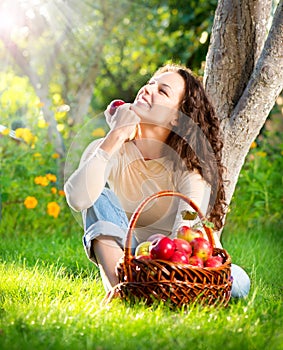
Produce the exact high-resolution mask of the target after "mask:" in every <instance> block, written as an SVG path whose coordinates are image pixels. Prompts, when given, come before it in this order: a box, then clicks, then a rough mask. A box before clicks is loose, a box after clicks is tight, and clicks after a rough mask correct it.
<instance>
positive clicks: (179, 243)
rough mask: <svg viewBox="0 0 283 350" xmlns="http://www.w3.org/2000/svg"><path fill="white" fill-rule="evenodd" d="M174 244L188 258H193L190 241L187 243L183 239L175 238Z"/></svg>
mask: <svg viewBox="0 0 283 350" xmlns="http://www.w3.org/2000/svg"><path fill="white" fill-rule="evenodd" d="M173 242H174V243H175V245H176V250H180V251H184V252H185V253H186V254H187V255H188V256H191V254H192V246H191V245H190V243H189V242H188V241H185V240H184V239H182V238H174V239H173Z"/></svg>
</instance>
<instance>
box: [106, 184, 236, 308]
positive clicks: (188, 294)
mask: <svg viewBox="0 0 283 350" xmlns="http://www.w3.org/2000/svg"><path fill="white" fill-rule="evenodd" d="M163 196H177V197H179V198H181V199H182V200H184V201H186V202H187V203H188V204H189V205H190V206H191V207H192V208H193V209H194V210H195V211H196V212H197V213H198V216H199V218H200V219H201V220H202V223H203V227H204V229H205V232H206V234H207V236H208V239H209V241H210V243H211V244H212V246H213V255H219V256H221V257H222V259H223V264H222V265H221V266H220V267H217V268H207V267H205V268H204V267H203V268H201V267H196V266H191V265H188V264H181V263H174V262H170V261H164V260H140V259H136V258H135V257H133V256H132V254H131V240H132V234H133V230H134V228H135V225H136V222H137V220H138V218H139V216H140V214H141V212H142V210H143V209H144V207H145V206H146V205H147V204H148V203H149V202H150V201H152V200H154V199H156V198H159V197H163ZM204 220H205V218H204V216H203V214H202V213H201V211H200V210H199V208H198V207H197V206H196V204H195V203H194V202H193V201H192V200H190V199H189V198H187V197H186V196H184V195H183V194H181V193H178V192H174V191H161V192H158V193H155V194H153V195H152V196H150V197H148V198H146V199H145V200H144V201H143V202H142V203H141V204H140V205H139V207H138V208H137V209H136V211H135V212H134V213H133V215H132V217H131V220H130V223H129V229H128V232H127V236H126V243H125V250H124V256H123V258H122V259H121V260H120V261H119V262H118V264H117V266H116V269H117V274H118V277H119V281H120V283H119V284H118V285H116V286H115V287H114V288H113V290H112V293H111V295H112V297H113V295H115V296H118V297H120V298H121V299H124V300H141V299H142V300H145V302H146V303H147V304H152V303H153V302H154V301H158V300H159V301H163V302H165V303H168V304H169V305H170V306H174V307H182V306H184V305H188V304H192V303H195V302H196V303H198V304H199V303H200V304H206V305H224V306H226V305H227V304H228V302H229V299H230V295H231V285H232V282H231V258H230V256H229V254H228V253H227V252H226V251H225V250H224V249H219V248H215V242H214V238H213V232H212V229H211V228H210V227H207V226H206V225H205V221H204ZM110 298H111V297H110Z"/></svg>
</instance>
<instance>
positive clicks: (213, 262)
mask: <svg viewBox="0 0 283 350" xmlns="http://www.w3.org/2000/svg"><path fill="white" fill-rule="evenodd" d="M222 263H223V260H222V258H221V256H211V257H210V258H208V259H207V260H206V262H205V263H204V266H205V267H219V266H221V265H222Z"/></svg>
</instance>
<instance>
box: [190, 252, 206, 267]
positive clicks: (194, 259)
mask: <svg viewBox="0 0 283 350" xmlns="http://www.w3.org/2000/svg"><path fill="white" fill-rule="evenodd" d="M189 264H190V265H192V266H197V267H203V260H202V258H200V257H199V256H196V255H193V256H191V257H190V258H189Z"/></svg>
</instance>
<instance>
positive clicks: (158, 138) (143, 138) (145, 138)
mask: <svg viewBox="0 0 283 350" xmlns="http://www.w3.org/2000/svg"><path fill="white" fill-rule="evenodd" d="M169 133H170V130H168V129H165V128H162V127H160V126H152V124H151V125H147V124H140V132H139V134H138V135H137V137H136V139H135V144H136V146H137V148H138V149H139V151H140V152H141V154H142V155H143V157H144V159H156V158H161V157H163V156H164V155H165V154H164V153H165V152H164V144H165V142H166V139H167V137H168V135H169Z"/></svg>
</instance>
